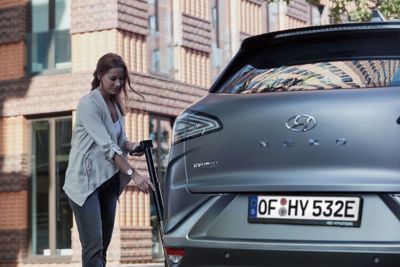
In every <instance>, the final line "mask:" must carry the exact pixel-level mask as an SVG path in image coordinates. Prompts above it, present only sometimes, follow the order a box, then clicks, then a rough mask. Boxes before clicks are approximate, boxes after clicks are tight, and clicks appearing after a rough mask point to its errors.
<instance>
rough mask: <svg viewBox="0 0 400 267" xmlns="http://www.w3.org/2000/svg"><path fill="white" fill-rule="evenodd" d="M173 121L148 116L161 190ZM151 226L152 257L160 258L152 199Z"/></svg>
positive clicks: (159, 245) (171, 119) (158, 238)
mask: <svg viewBox="0 0 400 267" xmlns="http://www.w3.org/2000/svg"><path fill="white" fill-rule="evenodd" d="M173 122H174V119H173V118H172V117H167V116H159V115H151V116H150V139H151V140H153V147H154V148H153V158H154V167H155V168H156V173H157V177H158V181H159V183H160V187H161V190H162V188H163V187H164V181H165V174H166V171H167V165H168V156H169V149H170V147H171V138H172V125H173ZM150 210H151V214H150V216H151V225H152V226H153V242H152V243H153V257H154V258H158V257H162V246H161V243H160V237H159V231H158V229H157V227H156V226H157V217H156V216H157V214H156V209H155V205H154V203H153V199H151V209H150Z"/></svg>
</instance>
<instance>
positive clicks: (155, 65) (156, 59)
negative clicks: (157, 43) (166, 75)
mask: <svg viewBox="0 0 400 267" xmlns="http://www.w3.org/2000/svg"><path fill="white" fill-rule="evenodd" d="M151 70H152V71H155V72H159V71H160V50H159V49H154V50H153V52H152V53H151Z"/></svg>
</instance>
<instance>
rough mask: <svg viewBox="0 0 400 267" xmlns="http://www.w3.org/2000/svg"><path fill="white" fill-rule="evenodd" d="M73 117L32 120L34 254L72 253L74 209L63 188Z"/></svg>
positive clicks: (58, 254) (32, 222) (32, 244)
mask: <svg viewBox="0 0 400 267" xmlns="http://www.w3.org/2000/svg"><path fill="white" fill-rule="evenodd" d="M71 134H72V119H71V117H64V118H51V119H45V120H34V121H32V192H31V206H32V208H31V254H32V255H33V256H66V255H71V254H72V250H71V228H72V211H71V208H70V206H69V203H68V198H67V196H66V195H65V193H64V191H63V190H62V186H63V185H64V180H65V170H66V168H67V165H68V154H69V150H70V148H71V145H70V141H71Z"/></svg>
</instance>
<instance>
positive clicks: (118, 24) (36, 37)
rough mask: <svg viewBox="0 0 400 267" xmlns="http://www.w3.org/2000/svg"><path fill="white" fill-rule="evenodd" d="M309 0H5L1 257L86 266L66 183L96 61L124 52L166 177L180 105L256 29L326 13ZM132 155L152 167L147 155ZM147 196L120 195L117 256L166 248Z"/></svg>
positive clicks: (139, 115) (0, 265)
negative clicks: (78, 115)
mask: <svg viewBox="0 0 400 267" xmlns="http://www.w3.org/2000/svg"><path fill="white" fill-rule="evenodd" d="M327 19H328V17H327V14H326V10H325V11H324V12H322V9H321V7H319V8H318V7H316V6H311V5H309V4H307V3H306V2H305V1H304V0H294V1H292V2H291V3H290V4H289V5H287V4H286V3H285V2H284V1H282V2H278V3H272V4H266V2H265V1H262V0H233V1H232V0H30V1H29V0H0V267H4V266H38V265H39V264H43V263H45V264H46V266H53V265H54V266H80V264H79V261H80V244H79V241H78V237H77V231H76V226H75V225H74V223H73V218H72V214H71V210H70V208H69V205H68V201H67V199H66V196H65V194H64V192H63V191H62V189H61V188H62V185H63V181H64V172H65V169H66V166H67V159H68V153H69V148H70V138H71V132H72V125H73V121H74V114H75V112H74V109H75V107H76V104H77V101H78V99H79V98H80V97H81V96H82V95H84V94H86V93H87V92H88V91H89V90H90V83H91V78H92V73H93V71H94V69H95V64H96V62H97V59H98V58H99V57H100V56H101V55H103V54H104V53H107V52H115V53H118V54H120V55H121V56H122V57H123V58H124V59H125V61H126V63H127V65H128V67H129V69H130V71H131V76H132V79H131V81H132V85H133V87H134V88H135V89H137V90H138V91H140V92H141V93H142V94H143V95H144V96H145V99H144V100H142V99H141V98H138V97H136V96H134V95H130V98H129V106H128V109H129V111H128V113H127V115H126V117H125V121H126V125H127V134H128V136H129V137H130V139H132V140H143V139H147V138H152V139H153V140H154V141H155V144H156V148H155V150H154V152H155V155H156V161H155V163H156V166H157V172H158V175H159V177H160V178H161V179H162V177H163V175H164V173H165V169H166V161H167V157H168V148H169V146H170V139H171V134H172V123H173V121H174V118H175V117H176V115H177V114H178V113H179V112H180V111H181V110H182V109H183V108H185V107H186V106H188V105H189V104H190V103H192V102H194V101H196V100H197V99H199V98H200V97H202V96H203V95H204V94H205V93H206V92H207V88H208V87H209V85H210V84H211V82H212V80H213V79H214V78H215V77H216V76H217V75H218V73H220V72H221V71H222V69H223V67H224V66H225V65H226V64H227V62H228V61H229V60H230V58H231V57H232V56H233V55H234V54H235V52H236V51H237V49H238V48H239V46H240V42H241V41H242V40H243V39H244V38H246V37H248V36H251V35H254V34H259V33H262V32H267V31H274V30H280V29H286V28H292V27H301V26H306V25H312V24H320V23H326V22H327ZM133 164H134V165H135V166H136V167H137V168H139V170H140V171H141V172H142V173H143V174H147V171H146V165H145V162H144V160H137V161H135V162H133ZM153 213H154V211H153V208H152V203H151V200H150V199H149V197H148V196H146V195H143V194H139V193H137V192H136V191H135V190H134V187H132V186H129V187H128V188H127V189H126V191H125V192H124V193H123V195H122V196H121V198H120V203H119V205H118V211H117V221H116V226H115V230H114V236H113V241H112V244H111V247H110V249H109V256H108V258H109V262H110V264H111V265H116V264H120V263H137V262H151V261H153V260H154V259H155V258H157V257H159V256H160V247H159V245H158V236H157V234H156V233H157V231H155V229H153V227H152V226H153V224H154V215H153Z"/></svg>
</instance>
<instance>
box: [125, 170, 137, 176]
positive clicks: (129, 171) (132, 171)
mask: <svg viewBox="0 0 400 267" xmlns="http://www.w3.org/2000/svg"><path fill="white" fill-rule="evenodd" d="M134 173H135V171H134V170H132V169H129V170H127V171H126V174H128V176H133V174H134Z"/></svg>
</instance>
